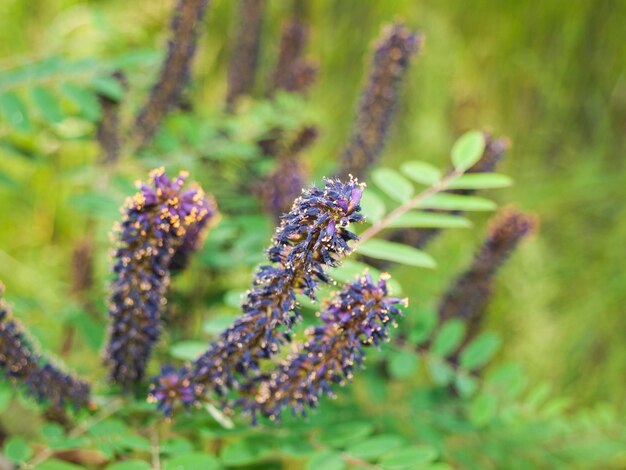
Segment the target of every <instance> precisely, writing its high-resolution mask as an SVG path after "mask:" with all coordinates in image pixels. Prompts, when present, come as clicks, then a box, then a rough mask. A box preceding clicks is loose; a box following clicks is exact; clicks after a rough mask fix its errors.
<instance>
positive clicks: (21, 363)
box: [0, 285, 90, 411]
mask: <svg viewBox="0 0 626 470" xmlns="http://www.w3.org/2000/svg"><path fill="white" fill-rule="evenodd" d="M1 295H2V286H1V285H0V296H1ZM9 317H10V314H9V310H8V308H7V306H6V305H5V304H4V302H2V300H0V372H1V373H2V374H3V375H4V377H5V378H7V379H8V380H10V381H11V382H13V383H16V384H20V385H22V386H23V387H24V388H25V389H26V391H27V393H28V394H29V395H31V396H33V397H34V398H35V399H36V400H37V401H39V402H42V403H46V404H49V405H50V406H51V407H52V408H53V409H55V410H59V411H60V410H63V409H65V408H66V407H67V406H71V407H73V408H74V409H79V408H82V407H85V406H88V405H89V403H90V387H89V384H87V382H84V381H82V380H79V379H77V378H76V377H74V376H72V375H69V374H66V373H65V372H63V371H62V370H61V369H60V368H59V367H57V366H55V365H53V364H52V363H51V362H50V361H49V360H48V359H47V358H45V357H43V356H40V355H39V354H37V353H36V352H34V348H33V347H32V345H31V343H30V341H29V340H28V339H27V338H26V336H25V334H24V332H23V330H22V328H21V326H20V325H19V324H18V323H17V322H16V321H15V320H12V319H10V318H9Z"/></svg>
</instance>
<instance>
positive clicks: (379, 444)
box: [346, 434, 405, 460]
mask: <svg viewBox="0 0 626 470" xmlns="http://www.w3.org/2000/svg"><path fill="white" fill-rule="evenodd" d="M404 443H405V440H404V438H403V437H401V436H397V435H395V434H382V435H379V436H374V437H370V438H369V439H366V440H365V441H363V442H359V443H358V444H354V445H352V446H350V447H348V449H347V450H346V452H347V453H348V454H350V455H353V456H354V457H358V458H360V459H365V460H373V459H376V458H378V457H380V456H382V455H384V454H387V453H389V451H391V450H393V449H397V448H398V447H400V446H402V445H403V444H404Z"/></svg>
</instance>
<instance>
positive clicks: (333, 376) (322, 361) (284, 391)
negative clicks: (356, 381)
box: [239, 275, 406, 421]
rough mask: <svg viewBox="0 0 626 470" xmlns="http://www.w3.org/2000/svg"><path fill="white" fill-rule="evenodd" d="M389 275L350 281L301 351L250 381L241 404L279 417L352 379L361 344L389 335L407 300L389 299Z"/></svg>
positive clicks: (302, 410) (306, 406) (375, 342)
mask: <svg viewBox="0 0 626 470" xmlns="http://www.w3.org/2000/svg"><path fill="white" fill-rule="evenodd" d="M387 279H388V275H382V276H381V278H380V280H379V281H378V282H376V283H375V282H374V281H373V280H372V278H371V277H370V276H369V275H365V276H363V277H361V278H360V279H358V280H356V281H354V282H352V283H349V284H347V285H346V286H345V288H344V289H343V290H342V291H341V292H340V293H339V294H338V295H337V296H336V297H335V298H334V299H332V300H331V301H330V302H329V304H328V306H327V308H326V309H325V310H324V311H323V312H322V313H321V315H320V316H321V320H322V323H323V324H322V325H320V326H317V327H315V328H311V329H309V330H308V331H307V335H308V339H307V342H306V343H305V344H304V346H303V347H302V349H301V351H300V352H298V353H296V354H293V355H292V356H291V357H290V358H288V359H287V361H285V362H284V363H283V364H282V365H281V366H280V367H279V368H278V370H276V371H274V372H271V373H269V374H268V375H265V376H261V377H259V379H257V380H256V381H251V382H250V384H249V385H248V386H247V387H246V389H245V390H244V395H245V396H246V398H244V399H242V400H241V401H240V402H239V404H240V405H241V406H242V407H243V409H244V411H245V412H247V413H250V414H251V415H252V416H253V421H256V419H257V415H259V414H260V415H263V416H266V417H268V418H270V419H272V420H278V419H280V416H281V413H282V411H283V410H284V409H286V408H290V409H291V410H292V412H293V413H294V414H296V415H300V414H301V415H305V414H306V411H307V409H309V408H316V407H317V404H318V402H319V400H320V398H321V397H322V396H323V395H329V396H331V397H334V391H333V387H334V386H336V385H340V386H342V385H344V384H346V383H347V382H349V381H351V380H352V376H353V372H354V370H355V369H358V368H359V367H360V366H361V365H362V363H363V360H364V358H365V351H364V348H365V347H368V346H372V345H374V346H378V345H380V344H381V343H382V342H383V341H385V340H387V338H388V330H389V325H394V326H396V323H395V320H396V318H397V317H399V316H400V315H401V312H400V310H399V308H398V305H400V304H406V300H402V299H397V298H393V297H389V295H388V287H387Z"/></svg>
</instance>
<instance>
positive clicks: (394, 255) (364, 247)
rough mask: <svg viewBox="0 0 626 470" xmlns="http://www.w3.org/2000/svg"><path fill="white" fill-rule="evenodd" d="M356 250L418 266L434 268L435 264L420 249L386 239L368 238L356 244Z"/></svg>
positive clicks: (368, 254) (372, 256) (373, 256)
mask: <svg viewBox="0 0 626 470" xmlns="http://www.w3.org/2000/svg"><path fill="white" fill-rule="evenodd" d="M356 251H357V252H358V253H361V254H362V255H365V256H369V257H371V258H376V259H384V260H387V261H394V262H396V263H402V264H407V265H409V266H417V267H420V268H435V267H436V266H437V263H436V262H435V260H434V259H433V258H432V257H431V256H430V255H428V254H426V253H425V252H423V251H422V250H418V249H417V248H413V247H412V246H407V245H403V244H401V243H394V242H388V241H386V240H368V241H366V242H364V243H361V244H359V245H357V249H356Z"/></svg>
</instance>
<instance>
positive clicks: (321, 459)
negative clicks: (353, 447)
mask: <svg viewBox="0 0 626 470" xmlns="http://www.w3.org/2000/svg"><path fill="white" fill-rule="evenodd" d="M346 468H348V467H347V465H346V463H345V462H344V461H343V459H342V458H341V455H340V454H339V453H338V452H334V451H332V450H324V451H321V452H317V453H316V454H313V456H312V457H311V458H310V459H309V461H308V462H307V465H306V469H307V470H320V469H324V470H345V469H346Z"/></svg>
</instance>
